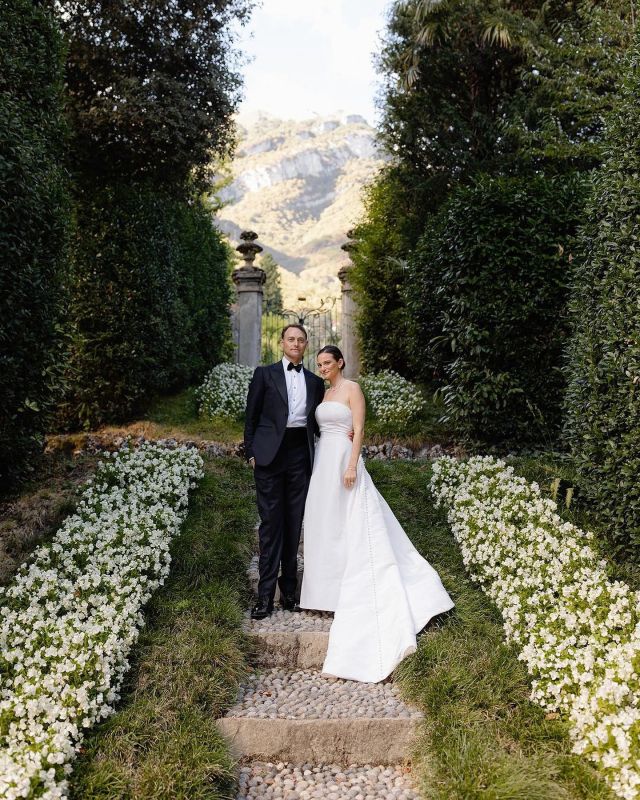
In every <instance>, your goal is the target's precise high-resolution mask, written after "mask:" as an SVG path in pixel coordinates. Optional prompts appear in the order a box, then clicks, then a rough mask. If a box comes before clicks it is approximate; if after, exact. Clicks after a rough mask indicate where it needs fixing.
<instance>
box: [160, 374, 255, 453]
mask: <svg viewBox="0 0 640 800" xmlns="http://www.w3.org/2000/svg"><path fill="white" fill-rule="evenodd" d="M195 391H196V390H195V388H194V387H191V388H189V389H185V390H184V391H182V392H180V393H179V394H175V395H171V396H169V397H160V398H157V399H156V400H155V401H154V402H153V403H152V404H151V406H150V408H149V410H148V411H147V413H146V414H145V415H144V421H145V422H148V423H151V424H152V425H153V427H154V430H155V433H154V435H155V436H158V437H162V436H174V435H178V436H181V437H183V438H184V437H193V438H197V439H210V440H213V441H216V442H225V443H232V442H239V441H241V440H242V435H243V430H244V424H243V423H242V422H241V421H239V420H233V419H228V418H222V417H218V418H216V419H205V418H204V417H200V416H199V415H198V407H197V403H196V397H195Z"/></svg>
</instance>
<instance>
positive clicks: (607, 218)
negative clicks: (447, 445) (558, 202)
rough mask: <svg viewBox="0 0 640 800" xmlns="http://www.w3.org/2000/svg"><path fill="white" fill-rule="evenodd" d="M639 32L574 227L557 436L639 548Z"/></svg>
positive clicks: (588, 488) (616, 540)
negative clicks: (579, 222)
mask: <svg viewBox="0 0 640 800" xmlns="http://www.w3.org/2000/svg"><path fill="white" fill-rule="evenodd" d="M639 94H640V29H639V32H638V33H637V34H636V44H635V46H634V48H633V49H632V51H631V55H630V61H629V69H628V74H627V76H626V78H625V80H624V82H623V86H622V89H621V96H620V100H619V103H618V105H617V111H616V113H615V115H614V116H613V118H612V119H611V120H610V126H609V145H608V148H607V159H606V161H605V163H604V165H603V167H602V168H601V170H600V171H599V174H598V176H597V178H596V183H595V190H594V194H593V197H592V199H591V201H590V203H589V206H588V213H587V220H588V221H587V223H586V224H585V227H584V229H583V231H582V237H581V242H582V247H583V249H584V251H585V259H584V264H583V265H581V267H580V269H579V270H578V271H576V275H575V289H574V293H573V297H572V302H571V311H572V321H573V336H572V339H571V345H570V348H569V372H570V379H569V386H568V391H567V401H566V410H567V422H566V426H565V434H566V437H567V440H568V442H569V444H570V446H571V449H572V451H573V453H574V455H575V461H576V464H577V467H578V470H579V473H580V475H581V477H582V490H583V492H585V493H586V495H587V497H588V498H590V499H591V501H592V503H593V505H594V506H595V508H596V509H597V510H598V512H599V513H600V515H601V518H602V519H603V521H604V522H605V524H606V525H607V530H608V534H609V536H610V539H611V542H612V544H613V545H614V547H616V548H617V549H619V550H620V551H622V552H623V553H625V554H634V555H635V556H636V557H637V556H638V555H639V554H640V480H639V479H638V476H639V475H640V139H639V138H638V131H640V107H639V106H638V96H639Z"/></svg>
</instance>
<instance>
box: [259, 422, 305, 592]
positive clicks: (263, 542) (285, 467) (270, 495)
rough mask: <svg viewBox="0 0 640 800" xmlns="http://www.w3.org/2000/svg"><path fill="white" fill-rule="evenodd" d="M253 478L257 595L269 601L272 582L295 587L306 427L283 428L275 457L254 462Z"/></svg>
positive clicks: (285, 589)
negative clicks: (265, 464) (257, 516)
mask: <svg viewBox="0 0 640 800" xmlns="http://www.w3.org/2000/svg"><path fill="white" fill-rule="evenodd" d="M254 478H255V483H256V494H257V499H258V513H259V514H260V530H259V541H260V558H259V562H258V569H259V573H260V580H259V582H258V596H259V597H266V598H268V599H271V600H272V599H273V596H274V595H275V591H276V582H277V583H278V585H279V586H280V591H281V592H282V594H284V595H287V596H290V595H293V594H295V591H296V588H297V582H298V580H297V575H298V545H299V544H300V531H301V528H302V517H303V515H304V504H305V500H306V499H307V490H308V488H309V479H310V478H311V461H310V458H309V444H308V441H307V430H306V428H287V431H286V433H285V436H284V440H283V442H282V445H281V446H280V449H279V450H278V453H277V455H276V457H275V458H274V460H273V461H272V462H271V464H269V466H268V467H260V466H258V465H257V464H256V466H255V469H254ZM281 566H282V574H281V576H280V578H279V579H278V572H279V571H280V567H281Z"/></svg>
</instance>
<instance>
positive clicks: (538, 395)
mask: <svg viewBox="0 0 640 800" xmlns="http://www.w3.org/2000/svg"><path fill="white" fill-rule="evenodd" d="M583 195H584V183H583V182H581V181H578V180H576V179H566V178H563V179H560V178H556V179H554V180H550V179H546V178H544V177H538V178H527V179H522V178H492V177H481V178H479V179H478V180H477V181H475V182H474V184H473V185H471V186H469V187H464V188H461V189H459V190H458V191H457V192H455V193H454V194H453V196H452V197H451V198H450V199H449V201H448V202H447V204H446V205H445V206H444V207H443V209H442V211H441V212H440V213H439V214H438V216H437V218H436V219H435V220H434V221H433V222H432V223H431V225H430V226H428V227H427V229H426V231H425V234H424V236H423V237H422V239H421V241H420V245H419V247H418V249H417V251H416V254H415V256H414V258H412V259H411V261H410V262H409V273H410V277H411V283H410V284H408V286H411V291H407V292H406V302H407V310H408V312H409V314H410V318H411V326H412V331H413V337H412V338H413V340H414V341H415V342H420V345H421V346H420V347H416V349H415V353H416V356H417V358H416V361H415V366H416V369H417V370H418V371H419V373H420V374H421V376H422V377H423V378H425V379H429V378H430V377H431V373H432V372H433V370H434V369H436V370H438V371H439V376H440V377H441V380H442V389H441V391H442V395H443V399H444V403H445V408H446V419H447V421H448V422H450V423H451V424H452V427H453V429H454V430H455V431H456V432H457V434H458V435H459V436H460V437H461V438H463V439H465V440H466V441H467V442H470V443H473V444H476V445H483V446H485V445H500V446H504V445H506V444H509V445H513V444H514V443H518V444H524V443H526V444H531V443H536V444H539V443H541V442H545V441H548V440H549V437H551V436H552V435H554V434H555V435H557V433H558V431H559V428H560V420H561V406H562V399H563V392H564V386H565V380H564V375H563V371H562V354H563V349H564V346H565V344H566V339H567V315H566V313H565V311H566V302H567V294H568V284H569V276H570V269H569V264H570V259H571V258H572V251H573V242H574V237H575V233H576V229H577V226H578V224H579V221H580V218H581V213H582V209H583V204H584V199H583Z"/></svg>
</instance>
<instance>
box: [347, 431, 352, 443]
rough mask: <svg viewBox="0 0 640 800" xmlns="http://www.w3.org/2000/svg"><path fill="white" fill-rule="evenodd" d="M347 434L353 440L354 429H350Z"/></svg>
mask: <svg viewBox="0 0 640 800" xmlns="http://www.w3.org/2000/svg"><path fill="white" fill-rule="evenodd" d="M347 436H348V437H349V438H350V439H351V441H353V431H349V433H348V434H347Z"/></svg>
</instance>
